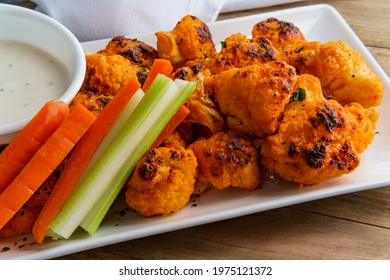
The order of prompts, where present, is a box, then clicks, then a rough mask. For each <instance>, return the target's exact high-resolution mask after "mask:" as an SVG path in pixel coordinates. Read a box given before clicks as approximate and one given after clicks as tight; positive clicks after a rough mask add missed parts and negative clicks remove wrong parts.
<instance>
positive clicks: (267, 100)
mask: <svg viewBox="0 0 390 280" xmlns="http://www.w3.org/2000/svg"><path fill="white" fill-rule="evenodd" d="M212 79H213V81H212V82H213V84H214V88H213V94H214V98H215V101H216V103H217V105H218V106H219V108H220V110H221V112H222V114H224V115H225V116H226V120H227V125H228V127H229V129H234V130H237V131H240V132H242V133H246V134H250V135H254V136H257V137H262V136H264V135H265V134H270V133H274V132H275V130H276V129H277V127H278V124H279V117H280V114H281V113H282V112H283V110H284V107H285V106H286V105H287V103H288V102H289V101H290V97H291V93H292V90H293V87H294V84H295V81H296V79H297V77H296V74H295V70H294V68H293V67H292V66H290V65H287V64H286V63H284V62H275V61H271V62H268V63H263V64H256V65H250V66H246V67H242V68H235V69H230V70H227V71H224V72H222V73H220V74H217V75H214V76H213V77H212Z"/></svg>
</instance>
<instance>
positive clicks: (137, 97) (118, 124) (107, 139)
mask: <svg viewBox="0 0 390 280" xmlns="http://www.w3.org/2000/svg"><path fill="white" fill-rule="evenodd" d="M144 95H145V93H144V92H143V91H142V89H139V90H137V91H136V93H134V95H133V96H132V97H131V99H130V100H129V102H128V103H127V104H126V106H125V107H124V108H123V111H122V112H121V113H120V115H119V117H118V119H117V120H116V121H115V123H114V124H113V126H112V127H111V128H110V130H109V131H108V133H107V134H106V136H104V138H103V140H102V142H101V143H100V145H99V147H98V148H97V150H96V152H95V153H94V155H93V157H92V158H91V160H90V162H89V163H88V165H87V167H86V168H85V171H84V173H83V175H82V176H81V177H80V179H79V182H81V181H82V180H83V179H84V177H85V175H86V174H88V172H89V171H90V170H91V168H92V167H93V166H94V165H95V163H96V161H97V160H98V159H99V157H100V156H101V155H102V154H103V152H104V151H105V149H106V148H107V147H108V145H109V144H110V143H111V142H112V140H113V139H114V137H115V136H116V135H117V134H118V132H119V131H120V130H121V129H122V127H123V125H124V124H125V122H126V121H127V119H128V117H129V116H130V115H131V114H132V113H133V112H134V110H135V108H136V107H137V105H138V104H139V102H140V101H141V99H142V98H143V97H144Z"/></svg>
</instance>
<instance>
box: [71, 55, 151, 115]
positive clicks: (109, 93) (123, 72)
mask: <svg viewBox="0 0 390 280" xmlns="http://www.w3.org/2000/svg"><path fill="white" fill-rule="evenodd" d="M85 58H86V63H87V69H86V74H85V78H84V82H83V84H82V86H81V88H80V91H79V92H78V93H77V95H76V97H75V98H74V99H73V100H72V103H71V107H74V106H75V105H76V104H81V105H83V106H85V107H86V108H87V109H89V110H90V111H91V112H93V113H94V114H95V115H98V114H99V112H100V111H101V110H102V109H103V108H104V107H105V106H106V105H107V104H108V102H110V100H111V99H112V98H113V97H114V96H115V95H117V94H118V93H119V91H120V90H121V89H122V88H123V87H124V86H125V85H126V84H127V83H129V81H130V80H131V79H133V78H137V79H138V76H139V74H138V73H139V71H144V70H143V69H141V68H140V67H139V66H137V65H132V64H131V63H130V61H128V60H127V59H126V58H124V57H122V56H120V55H104V54H86V55H85Z"/></svg>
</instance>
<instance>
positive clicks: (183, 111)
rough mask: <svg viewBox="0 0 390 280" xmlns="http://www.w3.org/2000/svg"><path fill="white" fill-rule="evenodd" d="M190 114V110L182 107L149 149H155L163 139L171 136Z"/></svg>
mask: <svg viewBox="0 0 390 280" xmlns="http://www.w3.org/2000/svg"><path fill="white" fill-rule="evenodd" d="M189 114H190V110H188V109H187V107H186V106H184V105H182V106H181V107H180V108H179V110H178V111H177V112H176V113H175V114H174V115H173V117H172V119H170V121H169V122H168V123H167V125H166V126H165V127H164V129H163V130H162V131H161V133H160V134H159V135H158V136H157V138H156V140H154V142H153V144H152V146H151V148H157V147H158V146H160V144H161V143H162V142H163V141H164V140H165V138H166V137H167V136H168V135H169V134H171V133H172V132H173V131H174V130H175V129H176V127H177V126H178V125H179V124H180V123H181V122H182V121H183V120H184V119H185V118H186V117H187V116H188V115H189Z"/></svg>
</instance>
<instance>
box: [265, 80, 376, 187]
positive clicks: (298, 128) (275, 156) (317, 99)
mask: <svg viewBox="0 0 390 280" xmlns="http://www.w3.org/2000/svg"><path fill="white" fill-rule="evenodd" d="M299 95H300V96H299ZM373 121H374V122H375V117H371V116H370V114H369V113H367V111H366V110H365V109H364V108H363V107H361V106H360V105H354V104H352V105H351V107H348V109H344V108H343V107H342V106H341V105H340V104H339V103H338V102H337V101H335V100H326V99H325V98H324V97H323V95H322V92H321V85H320V82H319V80H318V78H316V77H314V76H311V75H307V74H304V75H301V76H299V78H298V81H297V84H296V87H295V93H294V97H293V99H292V102H291V103H290V104H289V105H287V107H286V108H285V110H284V112H283V118H282V119H281V124H280V127H279V129H278V131H277V132H276V133H275V134H274V135H270V136H267V137H266V138H265V139H264V142H263V143H262V147H261V158H262V163H263V165H264V166H265V167H266V168H267V169H269V170H270V171H271V172H273V173H276V174H278V175H280V176H281V177H282V178H284V179H286V180H289V181H293V182H296V183H299V184H301V185H311V184H316V183H319V182H322V181H325V180H327V179H330V178H333V177H338V176H341V175H343V174H347V173H350V172H351V171H353V170H355V169H356V168H357V167H358V165H359V162H360V157H359V152H361V151H362V150H364V149H365V148H366V147H367V145H368V142H370V141H371V140H372V138H373V137H374V130H375V123H374V122H373ZM363 131H364V133H365V134H366V135H358V133H360V132H363Z"/></svg>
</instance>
